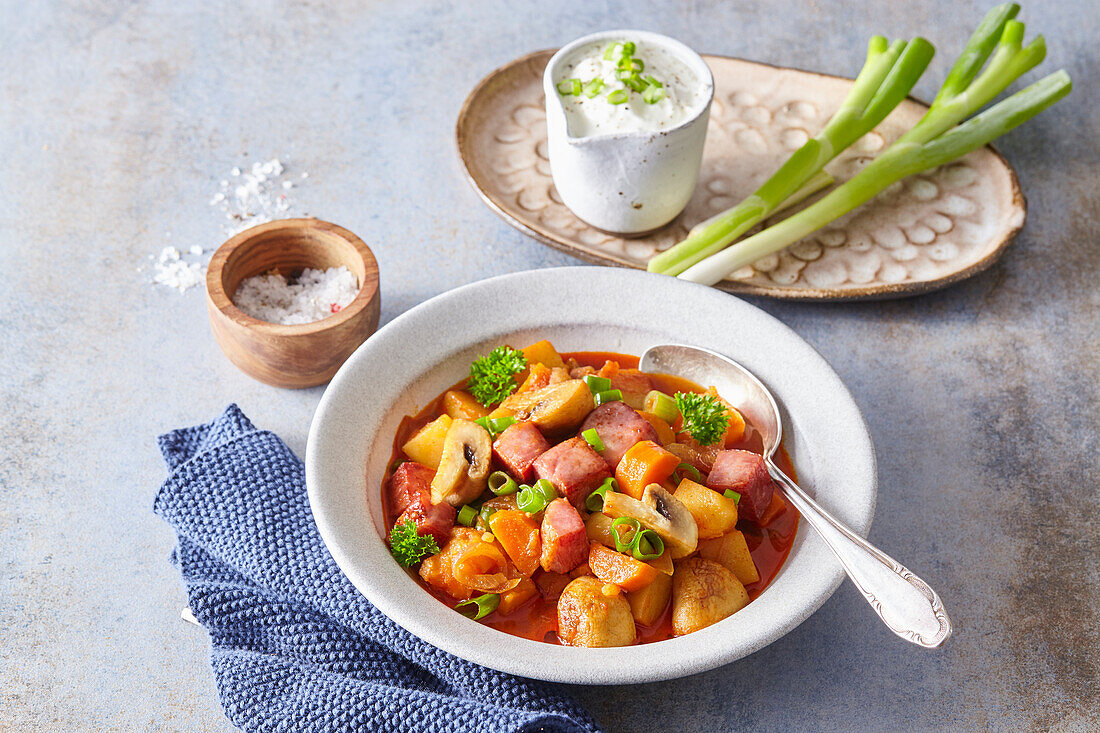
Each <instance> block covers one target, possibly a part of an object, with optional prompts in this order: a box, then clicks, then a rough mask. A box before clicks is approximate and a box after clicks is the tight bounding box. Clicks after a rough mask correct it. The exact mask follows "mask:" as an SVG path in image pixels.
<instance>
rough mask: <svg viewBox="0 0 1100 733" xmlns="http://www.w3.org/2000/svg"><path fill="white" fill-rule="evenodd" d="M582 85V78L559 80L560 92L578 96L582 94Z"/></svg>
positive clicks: (565, 94) (564, 94)
mask: <svg viewBox="0 0 1100 733" xmlns="http://www.w3.org/2000/svg"><path fill="white" fill-rule="evenodd" d="M582 86H583V85H582V84H581V80H580V79H577V78H573V79H562V80H561V81H559V82H558V94H561V95H563V96H567V97H568V96H574V97H577V96H580V93H581V88H582Z"/></svg>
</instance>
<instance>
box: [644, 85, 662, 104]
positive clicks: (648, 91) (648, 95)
mask: <svg viewBox="0 0 1100 733" xmlns="http://www.w3.org/2000/svg"><path fill="white" fill-rule="evenodd" d="M664 98H665V90H664V89H662V88H661V87H655V86H648V87H646V88H645V91H644V92H642V99H644V100H645V103H646V104H657V103H658V102H660V101H661V100H662V99H664Z"/></svg>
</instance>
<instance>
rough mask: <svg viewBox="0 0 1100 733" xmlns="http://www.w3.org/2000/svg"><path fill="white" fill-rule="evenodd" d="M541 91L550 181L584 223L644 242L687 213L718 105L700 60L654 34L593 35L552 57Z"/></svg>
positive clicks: (711, 79)
mask: <svg viewBox="0 0 1100 733" xmlns="http://www.w3.org/2000/svg"><path fill="white" fill-rule="evenodd" d="M542 88H543V93H544V95H545V101H546V136H547V151H548V157H549V159H550V173H551V174H552V175H553V177H554V187H555V189H556V190H557V194H558V196H560V198H561V201H562V203H564V204H565V205H566V206H567V207H569V209H570V211H572V212H573V213H574V214H576V215H577V218H579V219H581V220H582V221H584V222H586V223H588V224H590V225H591V226H593V227H595V228H597V229H602V230H603V231H605V232H611V233H614V234H619V235H622V236H638V235H641V234H644V233H646V232H651V231H654V230H656V229H658V228H660V227H662V226H664V225H665V224H667V223H668V222H670V221H672V219H674V218H675V217H676V215H677V214H679V213H680V212H681V211H683V209H684V206H686V205H687V202H688V200H689V199H690V198H691V195H692V192H693V191H694V190H695V183H696V181H697V180H698V178H699V167H700V164H701V162H702V158H703V145H704V142H705V140H706V134H707V119H708V117H709V113H710V104H711V100H712V99H713V98H714V77H713V76H712V75H711V73H710V69H709V68H707V65H706V62H704V61H703V59H702V57H700V56H699V54H697V53H695V52H694V51H692V50H691V49H690V48H688V47H687V46H685V45H684V44H682V43H680V42H679V41H677V40H675V39H673V38H669V37H668V36H662V35H660V34H658V33H651V32H649V31H642V30H625V29H623V30H609V31H603V32H601V33H593V34H592V35H589V36H585V37H584V38H578V39H577V40H575V41H573V42H572V43H570V44H567V45H566V46H565V47H564V48H562V49H561V50H559V51H558V52H557V53H555V54H554V56H553V57H551V59H550V61H549V62H548V63H547V65H546V69H545V71H544V72H543V75H542Z"/></svg>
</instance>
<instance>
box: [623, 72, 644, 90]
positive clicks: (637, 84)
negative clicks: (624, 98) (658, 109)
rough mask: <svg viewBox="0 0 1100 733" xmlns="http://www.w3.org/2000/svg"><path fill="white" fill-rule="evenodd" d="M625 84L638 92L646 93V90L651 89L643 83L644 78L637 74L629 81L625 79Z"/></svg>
mask: <svg viewBox="0 0 1100 733" xmlns="http://www.w3.org/2000/svg"><path fill="white" fill-rule="evenodd" d="M623 84H626V85H627V86H628V87H630V88H631V89H633V90H634V91H636V92H644V91H645V90H646V89H649V86H648V85H647V84H646V83H645V82H644V81H642V77H640V76H638V75H637V74H634V75H633V76H631V77H630V78H628V79H623Z"/></svg>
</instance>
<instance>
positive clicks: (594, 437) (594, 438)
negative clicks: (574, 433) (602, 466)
mask: <svg viewBox="0 0 1100 733" xmlns="http://www.w3.org/2000/svg"><path fill="white" fill-rule="evenodd" d="M581 437H582V438H584V442H586V443H588V444H589V445H590V446H592V450H594V451H596V452H597V453H602V452H603V450H604V448H605V446H604V444H603V441H602V440H600V434H599V433H598V432H596V428H589V429H588V430H585V431H584V432H583V433H581Z"/></svg>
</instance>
